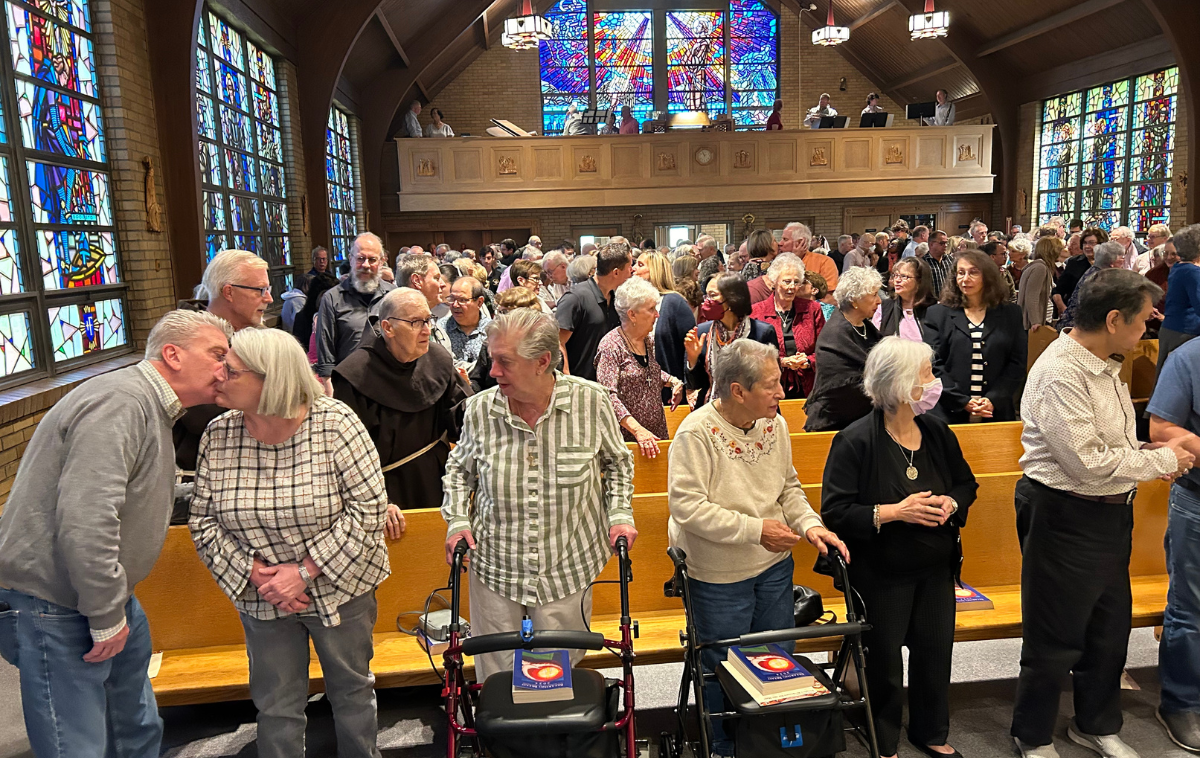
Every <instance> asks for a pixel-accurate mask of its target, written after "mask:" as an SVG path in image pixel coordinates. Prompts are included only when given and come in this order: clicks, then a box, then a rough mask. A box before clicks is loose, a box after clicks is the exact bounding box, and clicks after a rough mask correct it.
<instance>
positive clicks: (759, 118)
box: [733, 108, 771, 126]
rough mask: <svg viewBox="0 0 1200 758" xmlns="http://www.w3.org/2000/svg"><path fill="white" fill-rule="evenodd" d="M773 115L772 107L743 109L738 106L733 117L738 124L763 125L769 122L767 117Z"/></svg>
mask: <svg viewBox="0 0 1200 758" xmlns="http://www.w3.org/2000/svg"><path fill="white" fill-rule="evenodd" d="M770 117H771V111H770V109H764V108H757V109H743V108H737V109H735V110H734V111H733V119H734V121H736V122H737V123H738V124H742V125H746V126H763V125H764V124H766V123H767V119H768V118H770Z"/></svg>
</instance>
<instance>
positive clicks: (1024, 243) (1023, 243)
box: [1008, 237, 1033, 258]
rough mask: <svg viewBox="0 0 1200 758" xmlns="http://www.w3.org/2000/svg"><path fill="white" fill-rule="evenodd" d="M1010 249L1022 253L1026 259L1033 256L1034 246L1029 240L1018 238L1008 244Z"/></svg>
mask: <svg viewBox="0 0 1200 758" xmlns="http://www.w3.org/2000/svg"><path fill="white" fill-rule="evenodd" d="M1008 249H1009V250H1016V251H1017V252H1021V253H1025V257H1026V258H1028V257H1029V256H1031V255H1033V244H1032V243H1030V241H1029V240H1027V239H1026V238H1025V237H1016V238H1015V239H1013V240H1012V241H1011V242H1009V243H1008Z"/></svg>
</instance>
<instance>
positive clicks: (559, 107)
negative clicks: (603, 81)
mask: <svg viewBox="0 0 1200 758" xmlns="http://www.w3.org/2000/svg"><path fill="white" fill-rule="evenodd" d="M546 18H547V19H549V20H550V22H551V23H552V24H553V25H554V29H555V35H554V39H552V40H549V41H547V42H542V43H541V45H540V46H539V50H538V55H539V57H540V59H541V69H542V133H543V134H562V131H563V122H564V121H565V120H566V118H567V108H568V107H569V106H570V105H571V103H579V104H581V105H586V104H587V101H588V93H589V92H591V89H592V86H591V63H590V60H591V56H590V54H589V53H588V16H587V3H586V2H585V1H584V0H559V2H557V3H555V4H554V7H553V8H551V9H550V11H549V12H547V13H546Z"/></svg>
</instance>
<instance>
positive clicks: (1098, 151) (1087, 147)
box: [1083, 132, 1127, 161]
mask: <svg viewBox="0 0 1200 758" xmlns="http://www.w3.org/2000/svg"><path fill="white" fill-rule="evenodd" d="M1126 139H1127V137H1126V133H1125V132H1121V133H1119V134H1105V135H1103V136H1100V137H1092V138H1089V139H1085V140H1084V141H1083V159H1084V160H1085V161H1102V160H1107V159H1109V158H1121V157H1123V156H1124V155H1125V140H1126Z"/></svg>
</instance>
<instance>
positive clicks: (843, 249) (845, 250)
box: [829, 234, 854, 273]
mask: <svg viewBox="0 0 1200 758" xmlns="http://www.w3.org/2000/svg"><path fill="white" fill-rule="evenodd" d="M853 249H854V237H852V236H850V235H849V234H843V235H841V236H839V237H838V239H837V248H835V249H834V250H831V251H830V252H829V257H830V259H831V260H832V261H833V265H834V266H836V267H837V270H838V273H841V271H842V267H843V266H844V265H845V263H846V256H847V255H848V254H849V253H850V251H851V250H853Z"/></svg>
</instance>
